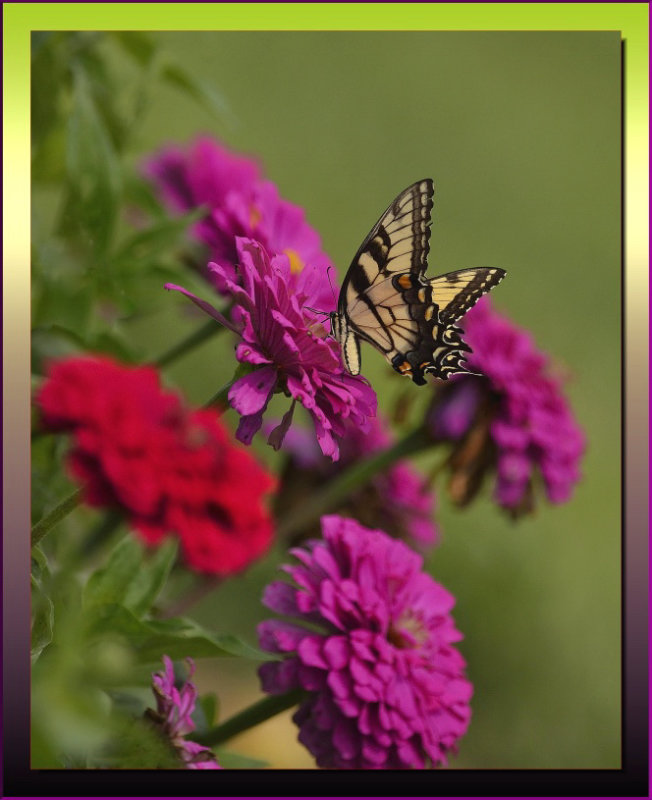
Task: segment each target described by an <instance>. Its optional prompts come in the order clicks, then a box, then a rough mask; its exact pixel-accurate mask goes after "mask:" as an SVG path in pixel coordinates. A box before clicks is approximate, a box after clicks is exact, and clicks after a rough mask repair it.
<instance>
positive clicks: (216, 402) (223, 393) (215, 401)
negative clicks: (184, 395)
mask: <svg viewBox="0 0 652 800" xmlns="http://www.w3.org/2000/svg"><path fill="white" fill-rule="evenodd" d="M236 380H237V378H235V377H234V378H231V380H230V381H229V382H228V383H225V384H224V386H222V388H221V389H219V390H218V391H217V392H215V394H214V395H213V396H212V397H211V399H210V400H207V401H206V402H205V403H204V405H203V408H213V406H224V407H226V408H228V407H229V389H230V388H231V387H232V386H233V384H234V383H235V382H236Z"/></svg>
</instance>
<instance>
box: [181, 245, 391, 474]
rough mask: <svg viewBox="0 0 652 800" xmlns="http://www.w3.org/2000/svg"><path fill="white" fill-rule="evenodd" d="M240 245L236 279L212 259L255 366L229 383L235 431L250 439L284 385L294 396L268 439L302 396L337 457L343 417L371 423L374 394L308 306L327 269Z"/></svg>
mask: <svg viewBox="0 0 652 800" xmlns="http://www.w3.org/2000/svg"><path fill="white" fill-rule="evenodd" d="M237 245H238V255H239V264H238V275H239V278H240V283H239V284H237V283H233V282H232V281H231V279H230V278H229V274H228V272H229V271H228V269H224V268H223V267H222V266H221V265H219V264H214V263H211V264H209V268H210V269H211V271H212V272H213V273H215V274H216V275H218V276H219V277H220V278H221V279H222V280H223V281H224V283H225V286H226V288H227V290H228V291H229V292H230V293H231V294H232V295H233V299H234V303H235V305H234V310H233V319H234V322H235V324H236V325H237V326H239V329H240V331H241V333H240V336H241V341H240V343H239V344H238V346H237V348H236V351H235V354H236V358H237V359H238V361H240V362H241V363H243V364H250V365H251V366H252V367H253V368H254V369H253V371H252V372H250V373H249V374H248V375H245V376H243V377H241V378H239V379H238V380H237V381H236V382H235V383H234V384H233V386H232V387H231V389H230V390H229V402H230V404H231V405H232V406H233V408H235V410H236V411H238V413H239V414H240V415H241V419H240V424H239V426H238V430H237V433H236V436H237V438H238V439H239V440H240V441H241V442H244V443H245V444H249V443H250V442H251V440H252V438H253V436H254V435H255V433H256V432H257V431H258V430H259V429H260V427H261V425H262V423H263V414H264V412H265V409H266V408H267V404H268V403H269V401H270V400H271V398H272V395H273V394H274V393H275V392H276V391H281V392H284V393H285V394H286V395H288V396H289V397H291V398H292V404H291V406H290V410H289V411H288V412H287V414H286V415H285V416H284V418H283V421H282V422H281V424H280V425H279V426H278V427H277V428H275V430H274V431H272V434H271V435H270V437H269V441H270V443H271V444H273V445H274V447H276V448H278V447H280V446H281V444H282V442H283V438H284V436H285V434H286V432H287V430H288V428H289V426H290V424H291V421H292V414H293V411H294V405H295V403H296V402H297V401H298V402H300V403H301V404H302V405H303V406H304V407H305V408H306V409H307V410H308V412H309V413H310V415H311V417H312V419H313V422H314V425H315V431H316V434H317V441H318V442H319V446H320V448H321V450H322V452H323V453H324V454H325V455H327V456H330V457H331V458H332V459H333V460H337V459H338V458H339V446H338V439H339V438H340V437H342V436H343V435H344V432H345V422H346V421H347V420H348V421H349V422H350V423H352V424H354V425H357V426H358V427H360V428H361V429H362V430H364V431H366V430H367V429H368V427H369V418H370V417H373V416H375V414H376V395H375V393H374V391H373V389H372V388H371V387H370V386H369V384H368V383H367V382H366V381H365V379H364V378H362V377H353V376H351V375H349V373H348V372H347V371H346V370H345V369H344V366H343V364H342V357H341V354H340V348H339V345H338V344H337V343H336V342H335V341H334V340H333V339H331V338H327V333H326V329H325V328H324V326H323V325H322V324H321V323H319V322H317V321H316V319H315V318H314V316H313V315H312V314H311V313H310V312H308V311H307V309H306V305H308V304H310V305H312V303H314V302H315V297H317V298H319V296H320V295H319V292H320V290H321V289H323V277H324V275H323V273H322V272H321V271H320V270H319V269H317V268H316V267H311V266H308V267H306V268H304V269H303V270H302V271H301V272H300V273H294V272H293V271H292V267H291V264H290V259H289V258H288V257H287V256H282V255H276V256H272V257H270V256H269V255H268V254H267V252H266V251H265V248H264V247H263V246H262V245H261V244H259V243H258V242H255V241H252V240H250V239H238V240H237ZM167 286H168V288H171V289H178V290H180V291H182V292H183V293H184V294H186V295H187V296H188V297H190V298H191V299H192V300H193V301H195V302H198V303H199V304H200V305H201V307H202V308H203V309H204V310H206V311H207V312H208V313H214V314H216V315H217V316H218V318H219V317H220V315H219V312H217V311H216V310H215V309H213V308H212V307H211V306H210V304H208V303H206V302H205V301H201V300H199V299H198V298H197V297H195V296H194V295H192V294H191V293H190V292H188V291H187V290H185V289H181V288H180V287H178V286H173V285H171V284H168V285H167Z"/></svg>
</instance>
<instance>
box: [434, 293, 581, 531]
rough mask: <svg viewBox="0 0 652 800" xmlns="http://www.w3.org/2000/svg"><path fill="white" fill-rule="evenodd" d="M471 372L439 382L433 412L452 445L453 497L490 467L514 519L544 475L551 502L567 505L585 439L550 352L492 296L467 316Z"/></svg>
mask: <svg viewBox="0 0 652 800" xmlns="http://www.w3.org/2000/svg"><path fill="white" fill-rule="evenodd" d="M464 324H465V328H466V338H467V341H468V343H469V345H470V346H471V347H472V349H473V353H472V354H470V355H469V359H468V361H469V369H476V370H477V371H478V372H480V373H482V375H481V376H460V377H456V378H454V379H452V380H451V381H449V384H448V385H446V386H445V387H441V388H440V389H439V391H438V392H437V394H436V395H435V399H434V401H433V403H432V405H431V408H430V411H429V414H428V423H429V426H430V430H431V431H432V433H433V435H434V436H435V438H436V439H437V440H438V441H450V442H453V443H454V445H453V450H452V454H451V457H450V459H449V466H450V468H451V475H452V476H451V484H450V489H451V494H452V497H453V499H454V500H456V501H457V502H458V503H461V504H464V503H467V502H469V501H470V500H471V499H472V498H473V497H474V496H475V494H476V493H477V491H478V490H479V489H480V486H481V484H482V482H483V479H484V477H485V475H486V474H487V472H488V471H489V470H490V469H495V471H496V475H497V480H496V486H495V497H496V501H497V502H498V504H499V505H500V506H502V507H504V508H506V509H509V510H510V512H511V513H512V514H513V515H514V516H518V515H520V514H522V513H526V512H528V511H530V510H531V509H532V508H533V505H534V490H533V481H534V477H535V474H536V473H537V472H539V473H540V474H541V476H542V478H543V482H544V485H545V489H546V494H547V496H548V499H549V500H550V502H552V503H563V502H565V501H566V500H568V498H569V497H570V495H571V492H572V489H573V487H574V485H575V484H576V483H577V482H578V480H579V478H580V471H579V462H580V459H581V457H582V454H583V452H584V449H585V440H584V436H583V434H582V431H581V429H580V428H579V426H578V424H577V422H576V421H575V418H574V416H573V413H572V412H571V410H570V408H569V405H568V402H567V401H566V399H565V397H564V395H563V392H562V386H561V381H560V380H559V379H557V378H555V377H553V376H552V375H551V374H550V371H549V359H548V357H547V356H546V355H545V354H544V353H542V352H541V351H539V350H537V349H536V347H535V346H534V344H533V342H532V338H531V336H530V334H529V333H527V332H526V331H524V330H521V329H519V328H518V327H516V326H515V325H514V324H513V323H512V322H511V321H510V320H508V319H507V318H506V317H503V316H501V315H499V314H498V313H496V312H495V311H494V310H493V309H492V307H491V304H490V302H489V300H488V299H487V298H484V299H483V300H481V301H480V302H479V303H478V304H477V305H476V306H475V307H474V308H472V309H471V310H470V311H469V312H468V313H467V314H466V316H465V317H464Z"/></svg>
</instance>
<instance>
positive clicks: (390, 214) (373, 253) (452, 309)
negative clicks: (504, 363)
mask: <svg viewBox="0 0 652 800" xmlns="http://www.w3.org/2000/svg"><path fill="white" fill-rule="evenodd" d="M433 192H434V187H433V182H432V180H431V179H430V178H426V179H425V180H422V181H418V182H417V183H414V184H412V186H408V188H407V189H405V190H404V191H403V192H401V193H400V194H399V196H398V197H397V198H396V199H395V200H394V202H393V203H392V204H391V205H390V206H389V208H388V209H387V210H386V211H385V212H384V213H383V214H382V216H381V217H380V219H379V220H378V222H377V223H376V224H375V225H374V227H373V228H372V229H371V231H370V232H369V234H368V235H367V237H366V238H365V240H364V242H363V243H362V245H361V246H360V249H359V250H358V252H357V253H356V254H355V257H354V258H353V261H352V262H351V266H350V267H349V270H348V272H347V273H346V277H345V278H344V282H343V283H342V288H341V289H340V295H339V299H338V303H337V311H334V312H333V313H331V314H330V318H331V331H332V333H333V335H334V337H335V338H336V340H337V341H338V342H339V344H340V347H341V348H342V355H343V358H344V364H345V366H346V369H347V370H348V372H349V373H350V374H351V375H358V374H359V373H360V340H361V339H362V340H363V341H365V342H369V344H371V345H373V346H374V347H375V348H376V349H377V350H380V352H381V353H382V354H383V355H384V356H385V358H386V359H387V361H388V362H389V363H390V364H391V366H392V367H393V368H394V369H395V370H396V372H399V373H400V374H401V375H406V376H408V377H410V378H412V380H413V381H414V382H415V383H416V384H419V385H423V384H424V383H425V382H426V379H425V374H426V373H432V374H433V375H434V376H435V377H436V378H441V379H443V380H446V379H448V377H449V376H450V375H452V374H454V373H456V372H467V373H468V372H469V370H468V369H466V367H465V366H463V362H464V360H465V354H467V353H470V352H471V348H470V347H469V346H468V344H466V342H465V341H464V340H463V339H462V333H463V331H462V329H461V328H458V327H457V326H456V325H455V323H456V322H457V321H458V320H459V319H460V317H462V316H463V315H464V314H465V313H466V312H467V311H468V310H469V309H470V308H471V307H472V306H473V305H474V304H475V303H476V302H477V301H478V300H479V299H480V297H482V295H483V294H485V293H486V292H488V291H489V290H490V289H492V288H493V287H494V286H495V285H496V284H497V283H499V282H500V281H501V280H502V279H503V277H504V276H505V270H503V269H498V268H497V267H469V268H467V269H458V270H455V271H454V272H448V273H446V274H445V275H439V276H438V277H436V278H427V277H426V275H425V272H426V269H427V267H428V264H427V259H428V251H429V249H430V245H429V239H430V225H431V221H430V213H431V211H432V205H433V203H432V197H433Z"/></svg>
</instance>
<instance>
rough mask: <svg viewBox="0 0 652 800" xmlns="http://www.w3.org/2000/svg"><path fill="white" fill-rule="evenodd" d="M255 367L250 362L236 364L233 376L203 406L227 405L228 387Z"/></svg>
mask: <svg viewBox="0 0 652 800" xmlns="http://www.w3.org/2000/svg"><path fill="white" fill-rule="evenodd" d="M254 369H255V367H253V366H252V365H251V364H246V363H245V364H238V368H237V369H236V371H235V373H234V374H233V377H232V378H231V380H230V381H229V382H228V383H225V384H224V386H222V388H221V389H220V390H219V391H217V392H215V394H214V395H213V396H212V397H211V399H210V400H208V401H207V402H206V403H204V405H203V408H211V407H212V406H225V407H226V408H228V407H229V389H230V388H231V387H232V386H233V384H234V383H235V382H236V381H237V380H239V379H240V378H242V377H243V376H244V375H248V374H249V373H250V372H253V371H254Z"/></svg>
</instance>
